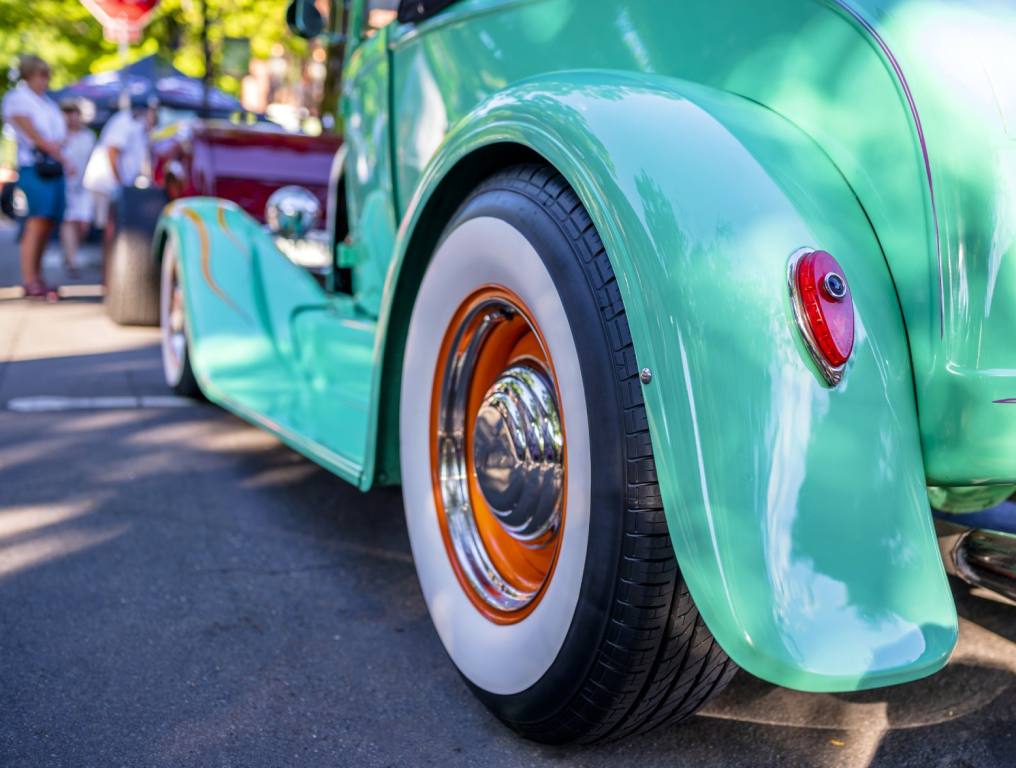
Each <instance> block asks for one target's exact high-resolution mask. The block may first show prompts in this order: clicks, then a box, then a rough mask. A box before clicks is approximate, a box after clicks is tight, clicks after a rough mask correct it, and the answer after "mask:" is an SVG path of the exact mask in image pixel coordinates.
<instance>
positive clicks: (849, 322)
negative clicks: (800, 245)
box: [790, 250, 854, 386]
mask: <svg viewBox="0 0 1016 768" xmlns="http://www.w3.org/2000/svg"><path fill="white" fill-rule="evenodd" d="M790 296H791V299H792V303H793V305H794V314H795V316H796V318H797V324H798V326H799V327H800V329H801V335H802V336H804V342H805V345H806V346H807V347H808V351H809V352H810V353H811V356H812V358H814V360H815V363H816V364H817V365H818V367H819V370H820V371H821V372H822V375H823V377H824V378H825V380H826V381H827V382H828V383H829V384H830V385H832V386H835V385H836V384H838V383H839V381H840V379H841V378H842V376H843V369H844V367H845V366H846V364H847V360H849V359H850V353H851V352H852V351H853V350H854V301H853V299H852V297H851V295H850V286H849V285H847V278H846V276H845V275H844V274H843V269H842V268H841V267H840V265H839V262H837V261H836V259H834V258H833V257H832V256H831V255H830V254H828V253H826V252H825V251H812V250H804V251H799V252H798V253H797V254H795V256H794V258H793V259H792V260H791V262H790Z"/></svg>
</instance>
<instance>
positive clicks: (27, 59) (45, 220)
mask: <svg viewBox="0 0 1016 768" xmlns="http://www.w3.org/2000/svg"><path fill="white" fill-rule="evenodd" d="M19 76H20V77H19V82H18V84H17V86H15V87H14V89H12V90H11V91H8V93H7V95H6V96H4V99H3V118H4V121H5V122H6V123H8V124H9V125H10V126H11V127H12V128H13V129H14V134H15V136H16V138H17V144H18V186H19V187H20V188H21V190H22V192H24V193H25V197H26V198H27V200H28V219H27V221H26V222H25V230H24V233H23V234H22V236H21V278H22V280H23V281H24V287H25V295H26V296H28V297H30V298H55V297H56V291H55V289H52V288H49V287H48V286H47V285H46V284H45V283H44V282H43V281H42V276H41V274H40V272H41V269H42V252H43V250H44V249H45V247H46V242H47V241H48V240H49V236H50V234H51V233H52V231H53V227H54V226H55V225H56V223H57V222H59V221H60V220H61V219H62V218H63V213H64V202H65V189H64V179H63V166H64V157H63V153H62V149H61V145H62V144H63V141H64V138H65V137H66V134H67V127H66V125H65V124H64V118H63V115H62V114H61V113H60V109H59V107H57V105H56V104H55V103H53V100H52V99H50V98H49V97H47V96H46V88H47V87H48V86H49V65H47V64H46V62H45V61H43V60H42V59H40V58H39V57H38V56H23V57H22V58H21V62H20V65H19Z"/></svg>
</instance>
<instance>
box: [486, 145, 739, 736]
mask: <svg viewBox="0 0 1016 768" xmlns="http://www.w3.org/2000/svg"><path fill="white" fill-rule="evenodd" d="M488 190H506V191H511V192H515V193H517V194H520V195H524V196H526V197H528V198H529V199H530V200H532V201H533V202H535V203H537V204H538V205H540V206H541V207H542V208H543V209H544V210H545V211H547V212H548V213H549V214H550V215H551V216H552V217H553V218H554V220H555V221H556V222H557V224H558V226H559V227H560V229H561V231H562V232H563V233H564V234H565V235H566V236H567V237H568V238H569V240H570V241H571V242H572V244H573V246H574V251H575V252H576V253H577V254H579V258H580V261H581V265H582V268H583V271H584V273H585V275H586V278H587V280H588V281H589V285H590V288H591V290H592V292H593V296H594V297H595V299H596V301H597V303H598V306H599V310H600V315H601V318H602V321H603V323H604V326H605V329H606V336H607V338H608V340H609V342H610V344H611V355H612V358H613V367H614V371H615V376H616V384H617V387H618V391H619V393H620V397H621V406H622V408H623V423H624V430H625V454H626V459H627V467H626V473H627V474H626V480H627V483H626V485H627V493H626V510H625V534H624V545H623V548H622V552H621V553H620V554H619V574H620V577H619V579H618V582H617V584H616V586H615V594H614V598H613V601H612V610H611V615H610V618H609V622H608V625H607V630H606V634H605V636H604V638H603V640H602V642H601V644H600V647H599V650H598V653H597V657H596V659H595V661H594V663H593V666H592V669H591V670H590V673H589V676H588V678H587V680H586V681H585V683H584V684H583V686H582V688H581V689H580V691H579V693H578V694H577V695H576V696H575V697H574V698H573V699H572V701H570V702H568V703H567V704H566V705H565V706H564V707H563V709H562V710H561V711H559V712H558V714H557V715H555V716H554V717H552V718H550V719H548V720H546V721H544V722H540V723H510V725H512V726H513V727H515V728H516V729H517V730H519V731H520V732H522V733H523V734H524V735H526V736H528V737H530V738H534V739H537V740H540V741H547V742H565V741H573V740H579V741H583V742H594V741H598V740H613V739H619V738H623V737H625V736H628V735H630V734H634V733H644V732H646V731H650V730H652V729H654V728H658V727H661V726H664V725H669V724H673V723H676V722H678V721H680V720H683V719H685V718H687V717H689V716H690V715H692V714H693V713H694V712H695V711H696V710H697V709H699V708H700V707H701V706H702V705H703V704H705V703H706V702H707V701H708V700H709V699H710V698H711V697H712V696H714V695H715V694H717V693H718V692H719V691H720V690H722V689H723V687H724V686H725V685H726V684H727V682H729V680H730V678H731V677H732V676H733V675H734V673H735V672H736V670H737V667H736V666H735V664H734V663H733V662H732V661H731V660H730V659H729V658H728V657H727V656H726V654H725V653H724V652H723V650H722V649H721V648H720V647H719V645H718V644H717V643H716V641H715V640H714V639H713V637H712V635H711V634H710V632H709V630H708V629H707V628H706V626H705V624H704V623H703V621H702V619H701V617H700V616H699V614H698V610H697V609H696V608H695V604H694V602H693V601H692V598H691V595H690V594H689V593H688V590H687V587H686V586H685V583H684V580H683V578H682V577H681V574H680V571H679V569H678V566H677V561H676V559H675V556H674V551H673V546H672V544H671V539H670V534H669V531H668V528H667V522H666V518H665V517H664V513H663V502H662V498H661V495H660V489H659V485H658V482H657V474H656V465H655V461H654V459H653V448H652V440H651V439H650V434H649V423H648V417H647V414H646V409H645V402H644V399H643V396H642V384H641V382H640V381H639V368H638V365H637V362H636V358H635V350H634V347H633V345H632V339H631V329H630V328H629V326H628V320H627V315H626V314H625V309H624V303H623V301H622V299H621V292H620V288H619V286H618V284H617V279H616V277H615V275H614V271H613V268H612V267H611V264H610V260H609V259H608V257H607V253H606V250H605V249H604V247H603V243H602V242H601V240H600V237H599V235H598V234H597V232H596V228H595V226H594V224H593V221H592V220H591V218H590V216H589V214H588V213H587V212H586V210H585V208H584V206H583V205H582V203H581V201H580V200H579V198H578V196H577V195H576V194H575V192H574V191H573V190H572V188H571V187H570V186H569V185H568V183H567V182H566V181H565V179H564V177H563V176H561V174H560V173H558V172H557V171H555V170H554V169H552V168H549V167H547V166H543V165H538V164H525V165H519V166H515V167H512V168H509V169H506V170H504V171H501V172H499V173H497V174H495V175H494V176H492V177H490V178H489V179H488V180H487V181H486V182H484V183H483V184H482V185H481V186H480V187H479V188H478V189H477V191H476V193H477V194H479V193H481V192H484V191H488Z"/></svg>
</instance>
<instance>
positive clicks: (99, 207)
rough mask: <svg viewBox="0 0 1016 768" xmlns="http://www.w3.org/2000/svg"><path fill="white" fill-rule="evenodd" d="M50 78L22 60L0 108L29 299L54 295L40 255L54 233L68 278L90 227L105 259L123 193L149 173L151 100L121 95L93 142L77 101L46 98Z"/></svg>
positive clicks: (45, 69) (30, 59)
mask: <svg viewBox="0 0 1016 768" xmlns="http://www.w3.org/2000/svg"><path fill="white" fill-rule="evenodd" d="M49 79H50V68H49V65H48V64H47V63H46V62H45V61H44V60H43V59H41V58H39V57H38V56H33V55H25V56H22V57H21V59H20V62H19V66H18V82H17V84H16V86H15V87H14V88H13V89H11V90H10V91H8V93H7V94H6V95H5V96H4V99H3V105H2V113H3V121H4V123H6V124H7V125H8V126H9V127H10V128H11V130H12V131H13V133H14V136H15V140H16V143H17V165H18V171H17V172H18V181H17V186H18V188H19V189H20V190H21V192H22V193H23V195H24V201H25V206H26V211H25V216H24V222H23V229H22V232H21V243H20V263H21V278H22V284H23V287H24V292H25V295H26V296H27V297H29V298H38V299H53V298H55V297H56V287H55V286H53V285H50V284H47V282H46V281H45V280H44V279H43V275H42V256H43V252H44V251H45V248H46V244H47V243H48V242H49V240H50V238H51V237H52V236H53V233H54V231H55V230H57V229H59V235H60V242H61V247H62V251H63V257H64V264H65V267H66V270H67V272H68V274H69V275H70V276H74V275H75V273H76V271H77V265H76V256H77V251H78V248H79V245H80V243H81V241H82V239H83V238H84V237H85V236H86V235H87V234H88V233H89V232H90V231H91V230H92V228H93V227H98V228H99V229H101V230H102V231H103V252H104V257H105V255H106V254H108V251H109V247H110V244H111V239H112V237H113V234H114V227H113V221H114V219H113V215H114V211H115V207H116V204H117V197H118V194H119V192H120V190H122V189H123V188H124V187H130V186H133V185H134V184H135V182H136V180H137V179H138V177H139V176H141V175H143V174H145V175H147V174H149V170H150V157H149V136H150V134H151V131H152V128H153V127H154V126H155V121H156V115H157V110H158V103H157V102H156V101H155V100H154V99H152V98H151V97H147V96H145V97H135V98H133V99H131V98H130V97H129V96H127V94H126V93H125V94H124V96H123V98H122V99H121V103H120V110H119V111H118V112H117V113H116V114H114V115H113V116H112V117H111V118H110V119H109V120H108V121H107V122H106V124H105V125H104V126H103V128H102V130H101V132H100V133H99V136H98V138H97V139H96V137H95V134H94V133H92V131H91V129H90V128H88V127H87V126H86V125H85V124H84V122H83V120H82V110H81V105H80V103H78V102H77V101H76V100H74V99H66V100H63V101H61V102H60V103H59V104H57V103H56V102H55V101H53V99H52V98H50V97H49V96H48V95H47V92H48V88H49ZM104 261H105V258H104Z"/></svg>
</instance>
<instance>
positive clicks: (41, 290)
mask: <svg viewBox="0 0 1016 768" xmlns="http://www.w3.org/2000/svg"><path fill="white" fill-rule="evenodd" d="M22 289H23V290H24V291H25V298H26V299H44V300H45V301H49V302H54V301H56V300H57V299H58V298H60V295H59V294H58V293H57V289H56V288H51V287H49V286H48V285H46V284H45V283H44V282H42V280H33V281H32V282H30V283H25V284H24V285H23V286H22Z"/></svg>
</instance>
